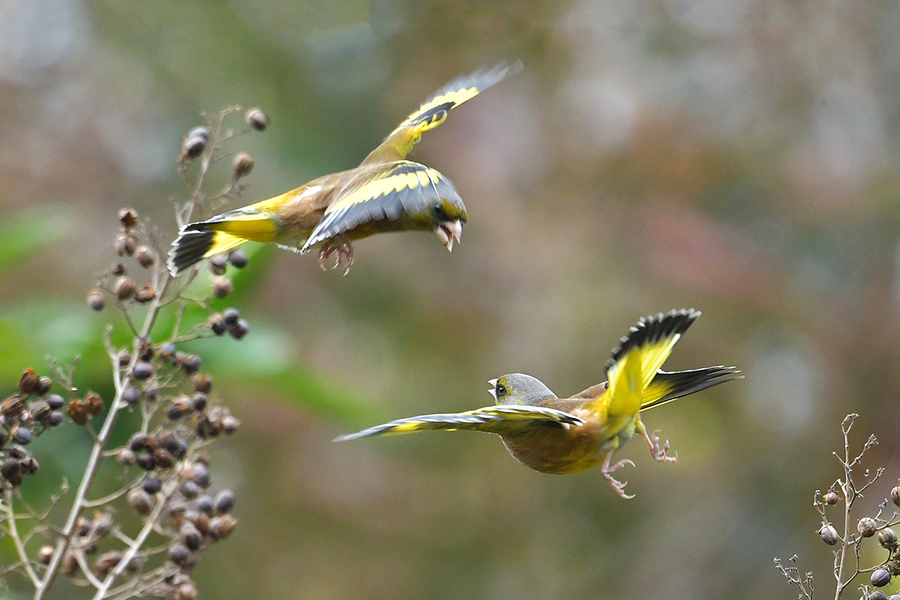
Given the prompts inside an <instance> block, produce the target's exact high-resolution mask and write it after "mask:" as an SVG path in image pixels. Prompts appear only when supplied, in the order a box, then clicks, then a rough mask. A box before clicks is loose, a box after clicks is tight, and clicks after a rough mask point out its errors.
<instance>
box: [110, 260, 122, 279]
mask: <svg viewBox="0 0 900 600" xmlns="http://www.w3.org/2000/svg"><path fill="white" fill-rule="evenodd" d="M109 272H110V273H112V275H113V276H114V277H118V276H120V275H124V274H125V265H124V264H122V263H120V262H119V263H113V265H112V266H111V267H110V268H109Z"/></svg>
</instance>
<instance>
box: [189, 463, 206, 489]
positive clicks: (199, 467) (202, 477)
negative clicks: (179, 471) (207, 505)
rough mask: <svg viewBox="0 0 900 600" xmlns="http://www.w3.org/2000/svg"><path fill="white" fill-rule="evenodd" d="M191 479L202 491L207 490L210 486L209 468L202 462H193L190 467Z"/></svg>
mask: <svg viewBox="0 0 900 600" xmlns="http://www.w3.org/2000/svg"><path fill="white" fill-rule="evenodd" d="M191 479H193V480H194V481H195V482H197V485H199V486H200V487H202V488H203V489H206V488H208V487H209V484H210V477H209V467H207V466H206V465H205V464H203V463H202V462H195V463H194V464H192V465H191Z"/></svg>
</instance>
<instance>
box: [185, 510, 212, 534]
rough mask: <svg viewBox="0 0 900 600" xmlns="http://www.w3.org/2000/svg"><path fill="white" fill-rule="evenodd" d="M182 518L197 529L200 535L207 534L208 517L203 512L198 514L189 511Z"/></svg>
mask: <svg viewBox="0 0 900 600" xmlns="http://www.w3.org/2000/svg"><path fill="white" fill-rule="evenodd" d="M188 514H190V518H188ZM184 518H185V519H187V520H188V521H190V522H191V523H193V524H194V525H196V526H197V529H199V530H200V533H202V534H203V535H208V534H209V515H208V514H206V513H205V512H200V511H198V510H193V511H190V510H189V511H188V512H187V513H185V517H184Z"/></svg>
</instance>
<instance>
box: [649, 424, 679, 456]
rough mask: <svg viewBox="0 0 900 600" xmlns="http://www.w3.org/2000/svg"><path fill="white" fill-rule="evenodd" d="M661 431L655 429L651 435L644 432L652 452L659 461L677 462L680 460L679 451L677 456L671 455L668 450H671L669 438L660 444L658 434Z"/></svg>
mask: <svg viewBox="0 0 900 600" xmlns="http://www.w3.org/2000/svg"><path fill="white" fill-rule="evenodd" d="M657 433H659V431H654V432H653V433H652V434H651V435H647V432H646V431H645V432H644V440H646V442H647V445H648V446H650V454H651V455H652V456H653V458H655V459H656V460H658V461H659V462H670V463H671V462H675V461H676V460H678V453H677V452H676V453H675V456H669V455H668V454H667V452H668V451H669V440H666V442H665V443H664V444H663V445H662V446H660V445H659V437H658V436H657V435H656V434H657Z"/></svg>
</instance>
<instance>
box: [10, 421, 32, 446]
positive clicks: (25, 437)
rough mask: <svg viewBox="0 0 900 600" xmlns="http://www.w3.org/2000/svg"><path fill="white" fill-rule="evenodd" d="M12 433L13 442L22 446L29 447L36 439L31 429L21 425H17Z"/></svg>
mask: <svg viewBox="0 0 900 600" xmlns="http://www.w3.org/2000/svg"><path fill="white" fill-rule="evenodd" d="M10 433H11V434H12V441H13V442H15V443H16V444H19V445H21V446H27V445H28V444H30V443H31V440H32V439H33V437H34V436H33V435H32V433H31V430H30V429H28V428H27V427H23V426H22V425H21V424H19V423H16V425H15V426H14V427H13V428H12V431H10Z"/></svg>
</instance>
